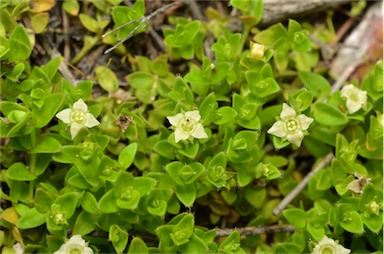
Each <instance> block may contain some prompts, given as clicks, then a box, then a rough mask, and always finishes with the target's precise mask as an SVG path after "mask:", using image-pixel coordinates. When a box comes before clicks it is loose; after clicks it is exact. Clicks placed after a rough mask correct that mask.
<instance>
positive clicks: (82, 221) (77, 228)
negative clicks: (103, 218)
mask: <svg viewBox="0 0 384 254" xmlns="http://www.w3.org/2000/svg"><path fill="white" fill-rule="evenodd" d="M97 219H98V217H97V216H95V215H94V214H89V213H87V212H86V211H81V212H80V214H79V216H77V218H76V221H75V224H74V226H73V232H72V233H73V234H74V235H87V234H89V233H91V232H92V231H94V230H95V229H96V227H97V226H96V223H95V222H96V221H97Z"/></svg>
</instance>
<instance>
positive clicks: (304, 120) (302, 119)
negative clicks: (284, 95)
mask: <svg viewBox="0 0 384 254" xmlns="http://www.w3.org/2000/svg"><path fill="white" fill-rule="evenodd" d="M296 119H297V120H298V121H299V123H300V128H301V130H306V129H308V127H309V125H310V124H311V123H312V122H313V118H310V117H307V116H306V115H303V114H301V115H298V116H297V117H296Z"/></svg>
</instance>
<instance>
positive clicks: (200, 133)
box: [192, 124, 208, 138]
mask: <svg viewBox="0 0 384 254" xmlns="http://www.w3.org/2000/svg"><path fill="white" fill-rule="evenodd" d="M192 137H194V138H208V135H207V133H205V131H204V127H203V125H201V124H197V126H196V128H195V130H194V131H193V133H192Z"/></svg>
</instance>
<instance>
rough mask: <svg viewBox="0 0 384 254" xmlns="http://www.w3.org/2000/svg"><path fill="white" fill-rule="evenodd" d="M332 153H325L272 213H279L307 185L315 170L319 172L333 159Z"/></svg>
mask: <svg viewBox="0 0 384 254" xmlns="http://www.w3.org/2000/svg"><path fill="white" fill-rule="evenodd" d="M333 157H334V155H333V153H329V154H327V155H326V156H325V157H324V158H323V159H322V160H321V161H320V163H319V164H317V166H316V167H315V168H314V169H313V170H312V171H311V172H309V173H308V174H307V175H306V176H305V177H304V178H303V180H301V182H300V183H299V184H298V185H296V187H295V188H294V189H293V190H292V191H291V192H290V193H289V194H288V195H287V196H286V197H285V198H284V199H283V200H282V201H281V202H280V203H279V204H278V205H277V206H276V207H275V209H273V214H274V215H278V214H280V213H281V211H282V210H284V208H285V207H286V206H287V205H289V204H290V203H291V202H292V200H293V199H294V198H295V197H296V196H297V195H299V193H300V192H301V191H302V190H303V189H304V188H305V186H307V184H308V182H309V180H310V179H311V177H312V176H313V175H315V174H316V173H317V172H319V171H320V170H321V169H323V168H325V167H326V166H327V165H328V164H329V163H330V162H331V160H332V159H333Z"/></svg>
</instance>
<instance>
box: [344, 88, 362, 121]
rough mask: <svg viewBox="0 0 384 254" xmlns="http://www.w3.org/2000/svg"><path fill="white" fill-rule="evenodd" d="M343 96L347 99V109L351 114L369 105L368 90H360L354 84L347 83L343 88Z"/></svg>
mask: <svg viewBox="0 0 384 254" xmlns="http://www.w3.org/2000/svg"><path fill="white" fill-rule="evenodd" d="M341 97H345V98H346V99H347V109H348V112H349V113H350V114H353V113H355V112H356V111H358V110H359V109H360V108H363V109H364V110H365V109H366V107H367V92H366V91H363V90H360V89H359V88H357V87H355V86H354V85H352V84H350V85H346V86H344V87H343V88H342V89H341Z"/></svg>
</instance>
